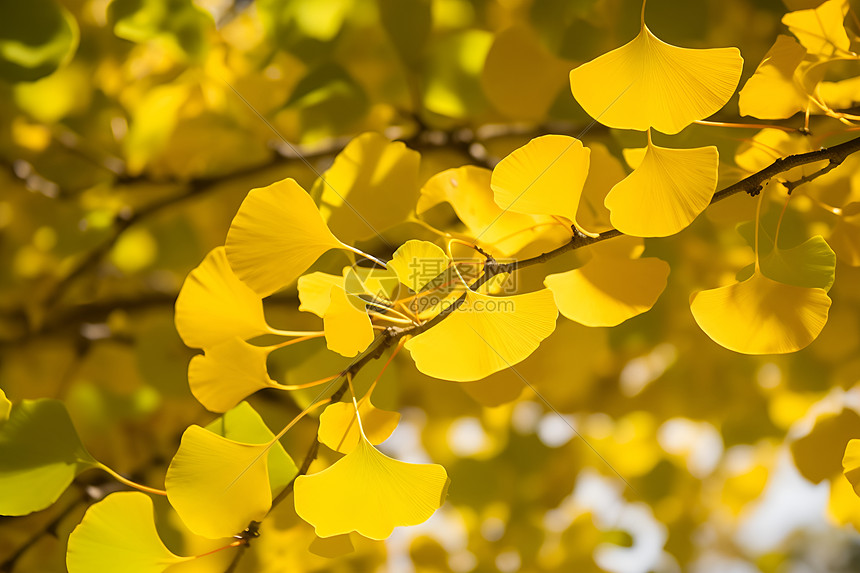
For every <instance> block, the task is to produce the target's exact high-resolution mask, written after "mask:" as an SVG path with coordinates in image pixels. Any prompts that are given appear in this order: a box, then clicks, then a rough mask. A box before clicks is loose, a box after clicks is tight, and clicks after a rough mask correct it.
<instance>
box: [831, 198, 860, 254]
mask: <svg viewBox="0 0 860 573" xmlns="http://www.w3.org/2000/svg"><path fill="white" fill-rule="evenodd" d="M828 242H829V243H830V245H831V246H832V247H833V250H834V251H836V256H838V257H839V259H840V260H842V261H845V262H846V263H848V264H849V265H851V266H852V267H858V266H860V203H850V204H848V205H846V206H845V207H844V208H843V209H842V211H841V213H839V220H838V221H837V222H836V226H835V227H834V228H833V232H832V233H831V234H830V237H829V239H828Z"/></svg>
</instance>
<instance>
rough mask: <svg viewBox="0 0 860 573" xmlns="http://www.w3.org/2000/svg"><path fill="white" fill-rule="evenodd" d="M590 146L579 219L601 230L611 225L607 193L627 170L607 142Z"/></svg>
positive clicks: (590, 230)
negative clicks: (610, 149)
mask: <svg viewBox="0 0 860 573" xmlns="http://www.w3.org/2000/svg"><path fill="white" fill-rule="evenodd" d="M589 149H590V150H591V158H590V163H591V165H590V167H589V168H588V178H587V179H586V180H585V186H584V187H583V188H582V197H581V198H580V200H579V208H578V209H577V211H576V219H577V222H578V223H579V224H580V225H582V227H583V228H584V229H585V230H587V231H589V232H591V233H602V232H604V231H608V230H609V229H611V228H612V222H611V221H610V214H609V209H607V208H606V205H604V202H605V200H606V195H607V194H608V193H609V191H610V190H611V189H612V188H613V187H614V186H615V185H617V184H618V183H619V182H620V181H621V180H622V179H624V178H625V177H627V173H626V172H625V171H624V167H622V165H621V162H620V161H618V159H616V158H615V157H614V156H613V155H612V154H611V153H609V150H608V149H607V148H606V146H605V145H602V144H600V143H592V144H591V145H589ZM625 151H627V150H625ZM643 156H644V154H643Z"/></svg>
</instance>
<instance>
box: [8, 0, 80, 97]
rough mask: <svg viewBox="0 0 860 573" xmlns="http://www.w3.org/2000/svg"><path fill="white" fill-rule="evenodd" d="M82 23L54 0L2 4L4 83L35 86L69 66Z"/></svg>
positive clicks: (10, 0)
mask: <svg viewBox="0 0 860 573" xmlns="http://www.w3.org/2000/svg"><path fill="white" fill-rule="evenodd" d="M79 38H80V31H79V29H78V23H77V22H76V21H75V18H74V16H72V15H71V14H70V13H69V12H68V11H67V10H66V9H65V8H63V7H62V6H61V5H60V4H59V3H57V2H56V1H54V0H27V1H26V2H21V1H16V0H4V1H3V2H0V79H2V80H6V81H9V82H21V81H24V82H32V81H34V80H38V79H39V78H43V77H45V76H47V75H48V74H51V73H53V72H54V71H55V70H56V69H57V68H59V67H60V66H62V65H63V64H65V63H66V62H68V61H69V60H70V59H71V58H72V56H73V54H74V53H75V50H76V49H77V47H78V40H79Z"/></svg>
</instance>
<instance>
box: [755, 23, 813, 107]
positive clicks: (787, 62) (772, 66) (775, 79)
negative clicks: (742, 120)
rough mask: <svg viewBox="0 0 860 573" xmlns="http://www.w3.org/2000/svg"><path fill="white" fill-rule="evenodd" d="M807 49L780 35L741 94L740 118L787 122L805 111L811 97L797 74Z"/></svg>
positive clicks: (788, 37) (792, 39) (795, 41)
mask: <svg viewBox="0 0 860 573" xmlns="http://www.w3.org/2000/svg"><path fill="white" fill-rule="evenodd" d="M805 56H806V48H804V47H803V46H801V45H800V44H798V43H797V40H795V39H794V38H792V37H791V36H777V38H776V42H775V43H774V45H773V46H772V47H771V49H770V50H768V52H767V54H765V56H764V59H763V60H762V61H761V63H760V64H759V65H758V67H757V68H756V70H755V73H754V74H753V75H752V77H750V79H748V80H747V83H746V84H744V87H743V89H741V91H740V96H739V100H738V107H739V108H740V113H741V115H751V116H753V117H757V118H759V119H785V118H788V117H791V116H793V115H794V114H796V113H797V112H799V111H803V110H805V109H806V105H807V102H808V101H809V96H808V95H807V93H806V90H804V89H803V86H802V85H801V84H800V82H798V81H797V78H796V73H797V71H798V66H800V63H801V62H802V61H803V58H804V57H805Z"/></svg>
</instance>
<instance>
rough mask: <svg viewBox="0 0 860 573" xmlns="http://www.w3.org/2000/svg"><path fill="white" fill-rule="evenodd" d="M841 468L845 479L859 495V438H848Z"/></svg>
mask: <svg viewBox="0 0 860 573" xmlns="http://www.w3.org/2000/svg"><path fill="white" fill-rule="evenodd" d="M842 469H843V472H844V473H845V479H847V480H848V481H849V482H851V486H852V487H853V488H854V491H855V492H856V493H857V495H860V439H856V438H855V439H853V440H850V441H849V442H848V445H847V446H845V455H844V456H843V457H842Z"/></svg>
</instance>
